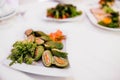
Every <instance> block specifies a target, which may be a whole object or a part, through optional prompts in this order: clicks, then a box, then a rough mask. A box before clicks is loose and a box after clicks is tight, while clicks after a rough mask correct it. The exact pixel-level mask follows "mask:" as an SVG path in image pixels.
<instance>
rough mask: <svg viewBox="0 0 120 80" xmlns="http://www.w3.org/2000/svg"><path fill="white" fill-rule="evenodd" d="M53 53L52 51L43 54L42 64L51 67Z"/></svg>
mask: <svg viewBox="0 0 120 80" xmlns="http://www.w3.org/2000/svg"><path fill="white" fill-rule="evenodd" d="M52 58H53V56H52V53H51V51H50V50H46V51H44V52H43V55H42V62H43V64H44V65H45V66H47V67H49V66H51V65H52Z"/></svg>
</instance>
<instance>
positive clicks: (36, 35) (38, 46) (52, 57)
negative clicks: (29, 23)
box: [4, 29, 70, 77]
mask: <svg viewBox="0 0 120 80" xmlns="http://www.w3.org/2000/svg"><path fill="white" fill-rule="evenodd" d="M65 41H66V35H64V34H63V32H62V31H61V30H59V29H58V30H56V31H55V32H50V33H49V34H48V33H45V32H43V31H41V30H33V29H27V30H26V31H25V38H24V39H23V40H19V41H16V42H14V43H13V45H12V48H11V52H10V55H9V56H8V57H7V60H5V61H4V64H6V65H8V66H9V67H11V68H13V69H16V70H20V71H24V72H28V73H33V74H38V75H48V76H57V77H66V76H69V75H70V74H68V73H69V71H70V70H69V68H70V64H69V60H68V53H67V52H66V50H65ZM51 72H52V73H51ZM55 72H57V74H56V73H55Z"/></svg>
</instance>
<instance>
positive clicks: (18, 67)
mask: <svg viewBox="0 0 120 80" xmlns="http://www.w3.org/2000/svg"><path fill="white" fill-rule="evenodd" d="M10 61H11V60H8V59H4V61H3V64H4V65H6V66H8V67H10V68H12V69H14V70H17V71H21V72H26V73H31V74H35V75H43V76H51V77H69V76H71V69H70V67H69V68H67V69H64V70H65V71H64V70H63V69H59V68H58V69H54V70H53V71H51V70H52V68H50V69H49V68H47V67H43V66H38V65H37V66H34V65H28V64H25V63H22V64H19V63H16V64H14V65H12V66H9V63H10ZM23 67H24V69H23ZM33 68H34V69H33ZM31 69H33V70H32V71H31ZM43 69H46V70H44V71H42V70H43ZM38 70H39V72H38ZM56 70H57V71H59V72H56V73H57V74H56V73H53V72H55V71H56ZM48 71H49V72H48ZM63 71H64V72H65V73H63ZM47 72H48V74H46V73H47ZM53 74H56V75H53Z"/></svg>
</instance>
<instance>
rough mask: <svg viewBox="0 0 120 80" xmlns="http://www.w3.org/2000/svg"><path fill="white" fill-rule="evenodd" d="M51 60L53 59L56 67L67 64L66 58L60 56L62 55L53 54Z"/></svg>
mask: <svg viewBox="0 0 120 80" xmlns="http://www.w3.org/2000/svg"><path fill="white" fill-rule="evenodd" d="M53 60H54V64H55V66H57V67H66V66H68V64H69V63H68V60H67V59H65V58H62V57H57V56H54V57H53Z"/></svg>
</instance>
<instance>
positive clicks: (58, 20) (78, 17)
mask: <svg viewBox="0 0 120 80" xmlns="http://www.w3.org/2000/svg"><path fill="white" fill-rule="evenodd" d="M83 15H84V13H83V11H82V14H81V15H79V16H76V17H73V18H66V19H55V18H50V17H47V16H46V15H45V16H44V19H45V20H48V21H57V22H71V21H79V20H82V19H83V17H84V16H83Z"/></svg>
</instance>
